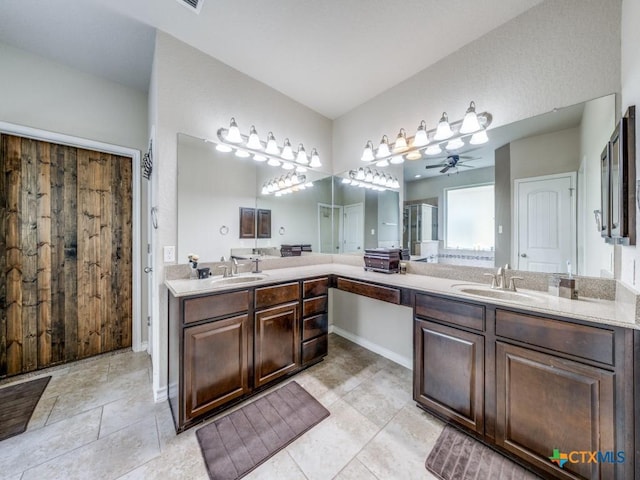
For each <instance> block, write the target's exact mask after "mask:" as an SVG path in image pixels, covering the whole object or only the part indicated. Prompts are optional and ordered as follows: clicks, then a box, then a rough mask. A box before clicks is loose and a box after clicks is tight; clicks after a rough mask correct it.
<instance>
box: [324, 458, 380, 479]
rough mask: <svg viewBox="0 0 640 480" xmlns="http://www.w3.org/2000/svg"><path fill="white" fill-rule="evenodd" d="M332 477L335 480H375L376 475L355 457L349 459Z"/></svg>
mask: <svg viewBox="0 0 640 480" xmlns="http://www.w3.org/2000/svg"><path fill="white" fill-rule="evenodd" d="M334 478H335V480H377V478H376V476H375V475H374V474H373V473H371V471H370V470H369V469H368V468H367V467H365V466H364V465H363V464H362V462H360V460H358V459H357V458H354V459H353V460H351V461H350V462H349V464H348V465H347V466H346V467H344V468H343V469H342V471H340V473H338V475H336V476H335V477H334Z"/></svg>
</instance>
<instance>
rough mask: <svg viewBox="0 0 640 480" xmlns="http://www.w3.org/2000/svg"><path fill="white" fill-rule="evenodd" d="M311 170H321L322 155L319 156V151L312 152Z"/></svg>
mask: <svg viewBox="0 0 640 480" xmlns="http://www.w3.org/2000/svg"><path fill="white" fill-rule="evenodd" d="M309 166H310V167H311V168H320V167H321V166H322V163H321V162H320V155H318V150H316V149H315V148H314V149H313V150H311V163H310V164H309Z"/></svg>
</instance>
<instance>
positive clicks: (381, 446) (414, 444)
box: [357, 404, 444, 480]
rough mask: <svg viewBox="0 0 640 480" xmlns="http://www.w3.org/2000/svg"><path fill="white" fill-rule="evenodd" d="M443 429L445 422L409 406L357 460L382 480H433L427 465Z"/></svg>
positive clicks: (370, 443)
mask: <svg viewBox="0 0 640 480" xmlns="http://www.w3.org/2000/svg"><path fill="white" fill-rule="evenodd" d="M443 428H444V424H443V423H442V422H440V421H439V420H437V419H435V418H434V417H432V416H431V415H428V414H427V413H425V412H423V411H422V410H420V409H419V408H418V407H416V406H415V405H413V404H409V405H407V406H405V407H404V408H403V409H402V410H400V412H398V414H397V415H396V416H395V417H394V418H393V419H392V420H391V421H390V422H389V423H388V424H387V425H386V426H385V427H384V428H383V429H382V430H381V431H380V433H379V434H378V435H376V438H374V439H373V440H372V441H371V442H369V444H368V445H367V446H366V447H365V448H364V449H363V450H362V451H361V452H360V453H359V454H358V456H357V458H358V460H360V461H361V462H362V463H363V464H364V465H365V466H366V467H367V468H368V469H369V470H370V471H371V472H373V474H374V475H375V476H376V477H378V478H381V479H382V478H384V479H396V478H397V479H402V480H413V479H420V480H423V479H431V478H432V476H431V474H430V473H429V472H427V469H426V468H425V466H424V463H425V461H426V459H427V455H428V454H429V452H430V451H431V448H433V445H434V443H435V441H436V439H437V438H438V436H439V435H440V432H441V431H442V429H443Z"/></svg>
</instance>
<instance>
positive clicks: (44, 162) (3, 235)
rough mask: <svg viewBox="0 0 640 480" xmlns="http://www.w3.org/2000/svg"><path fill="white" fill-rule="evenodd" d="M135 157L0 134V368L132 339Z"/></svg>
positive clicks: (3, 372) (23, 367)
mask: <svg viewBox="0 0 640 480" xmlns="http://www.w3.org/2000/svg"><path fill="white" fill-rule="evenodd" d="M131 163H132V162H131V158H128V157H121V156H117V155H111V154H107V153H101V152H94V151H90V150H84V149H81V148H75V147H69V146H65V145H57V144H53V143H47V142H43V141H37V140H32V139H28V138H23V137H17V136H11V135H1V136H0V174H1V177H0V220H1V221H0V306H1V310H0V376H7V375H15V374H18V373H23V372H28V371H32V370H36V369H39V368H44V367H47V366H50V365H54V364H58V363H63V362H68V361H72V360H76V359H80V358H84V357H88V356H91V355H97V354H99V353H103V352H107V351H110V350H115V349H119V348H123V347H129V346H131V323H132V280H131V275H132V185H131V179H132V170H131V167H132V165H131Z"/></svg>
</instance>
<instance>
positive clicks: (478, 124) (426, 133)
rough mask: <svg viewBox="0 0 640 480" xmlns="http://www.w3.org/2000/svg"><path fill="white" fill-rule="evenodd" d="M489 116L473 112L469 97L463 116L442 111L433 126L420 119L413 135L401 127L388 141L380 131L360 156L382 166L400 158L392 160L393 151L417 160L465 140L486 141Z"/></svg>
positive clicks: (454, 146) (491, 118) (474, 143)
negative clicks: (454, 118)
mask: <svg viewBox="0 0 640 480" xmlns="http://www.w3.org/2000/svg"><path fill="white" fill-rule="evenodd" d="M492 120H493V116H492V115H491V114H490V113H488V112H481V113H476V104H475V102H473V101H472V102H470V103H469V108H467V111H466V113H465V115H464V117H463V118H462V119H460V120H457V121H455V122H450V121H449V116H448V115H447V112H442V116H441V117H440V120H439V121H438V124H437V126H436V128H433V129H431V130H427V124H426V122H425V121H424V120H422V121H421V122H420V124H419V125H418V128H417V129H416V133H415V135H414V136H413V137H407V135H406V131H405V129H404V128H401V129H400V132H399V133H398V135H397V137H396V140H395V142H394V143H391V144H390V143H389V139H388V137H387V135H383V136H382V140H381V141H380V144H379V146H378V148H377V149H375V148H374V146H373V142H371V140H369V141H368V142H367V143H366V144H365V147H364V150H363V152H362V156H361V157H360V160H362V161H363V162H368V163H373V162H375V165H376V166H377V167H386V166H388V165H389V162H390V163H401V161H400V160H396V161H394V155H397V154H402V156H403V157H404V158H406V159H407V160H418V159H420V158H422V155H423V154H424V155H439V154H440V153H442V151H443V149H445V150H457V149H460V148H462V147H463V146H464V145H465V144H466V143H469V144H471V145H480V144H482V143H486V142H487V141H489V138H488V137H487V128H488V127H489V125H491V122H492ZM468 137H471V138H470V139H469V138H468ZM465 139H467V141H466V142H465V141H464V140H465ZM401 158H402V157H401Z"/></svg>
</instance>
